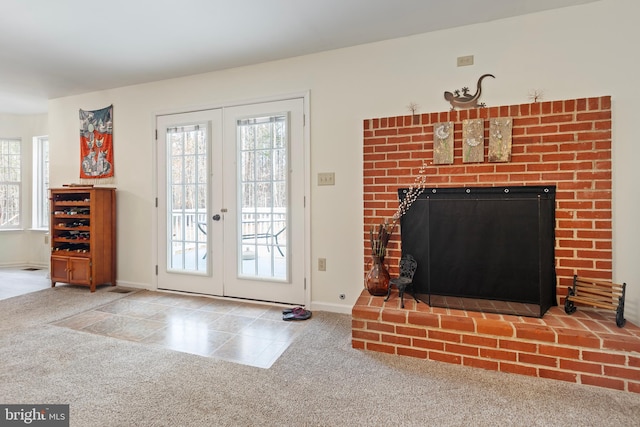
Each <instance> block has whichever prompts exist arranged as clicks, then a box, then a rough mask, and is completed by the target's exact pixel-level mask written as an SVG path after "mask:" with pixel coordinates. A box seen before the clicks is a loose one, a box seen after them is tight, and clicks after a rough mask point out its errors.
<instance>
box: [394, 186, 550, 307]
mask: <svg viewBox="0 0 640 427" xmlns="http://www.w3.org/2000/svg"><path fill="white" fill-rule="evenodd" d="M406 191H407V189H400V190H398V195H399V197H400V199H402V198H403V197H404V195H405V194H406ZM401 233H402V252H403V254H411V255H413V256H414V258H415V259H416V260H417V261H418V270H417V271H416V274H415V276H414V282H413V283H414V290H415V293H416V296H417V297H418V298H419V299H420V300H422V301H424V302H426V303H428V304H429V305H430V306H432V307H448V308H456V309H465V310H477V311H485V312H493V313H503V314H513V315H521V316H534V317H542V315H544V313H545V312H546V311H547V310H548V309H549V307H551V306H552V305H555V304H556V292H555V290H556V276H555V259H554V246H555V187H554V186H547V187H544V186H540V187H531V186H528V187H491V188H438V189H436V188H427V189H426V190H425V191H424V192H423V193H422V194H421V196H420V197H419V198H418V199H417V200H416V201H415V202H414V203H413V205H412V206H411V208H410V209H409V210H408V212H407V213H406V214H405V215H404V216H403V217H402V219H401Z"/></svg>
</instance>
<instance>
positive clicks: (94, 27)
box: [0, 0, 595, 114]
mask: <svg viewBox="0 0 640 427" xmlns="http://www.w3.org/2000/svg"><path fill="white" fill-rule="evenodd" d="M592 1H595V0H109V1H88V0H2V1H1V2H0V112H3V113H14V114H34V113H43V112H46V110H47V99H51V98H58V97H63V96H68V95H75V94H80V93H85V92H91V91H97V90H104V89H110V88H115V87H121V86H128V85H133V84H139V83H145V82H151V81H157V80H162V79H167V78H174V77H181V76H186V75H193V74H199V73H204V72H208V71H215V70H221V69H225V68H232V67H238V66H243V65H250V64H256V63H260V62H265V61H271V60H276V59H282V58H288V57H294V56H299V55H305V54H310V53H315V52H321V51H326V50H331V49H337V48H343V47H348V46H355V45H358V44H363V43H370V42H375V41H380V40H386V39H392V38H397V37H404V36H409V35H413V34H420V33H426V32H430V31H436V30H441V29H445V28H452V27H458V26H463V25H469V24H474V23H481V22H487V21H492V20H495V19H502V18H507V17H512V16H517V15H523V14H528V13H533V12H538V11H542V10H547V9H555V8H560V7H566V6H573V5H577V4H583V3H589V2H592Z"/></svg>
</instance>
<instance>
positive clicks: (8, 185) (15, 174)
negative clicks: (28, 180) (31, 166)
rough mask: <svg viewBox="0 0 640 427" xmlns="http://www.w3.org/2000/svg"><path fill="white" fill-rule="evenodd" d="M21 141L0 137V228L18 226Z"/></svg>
mask: <svg viewBox="0 0 640 427" xmlns="http://www.w3.org/2000/svg"><path fill="white" fill-rule="evenodd" d="M20 150H21V141H20V139H19V138H16V139H11V138H0V229H11V228H20V225H21V219H20V205H21V201H22V200H21V196H22V193H21V191H20V187H21V185H22V181H21V168H20V162H21V153H20Z"/></svg>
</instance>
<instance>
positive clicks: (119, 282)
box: [116, 280, 157, 291]
mask: <svg viewBox="0 0 640 427" xmlns="http://www.w3.org/2000/svg"><path fill="white" fill-rule="evenodd" d="M116 285H118V286H122V287H124V288H134V289H145V290H147V291H156V290H157V289H156V288H155V287H153V286H152V285H150V284H149V283H137V282H129V281H126V280H116Z"/></svg>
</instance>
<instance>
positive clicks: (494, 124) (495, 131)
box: [489, 117, 513, 162]
mask: <svg viewBox="0 0 640 427" xmlns="http://www.w3.org/2000/svg"><path fill="white" fill-rule="evenodd" d="M512 128H513V120H512V119H511V117H502V118H499V119H491V120H489V161H490V162H508V161H510V160H511V133H512Z"/></svg>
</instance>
